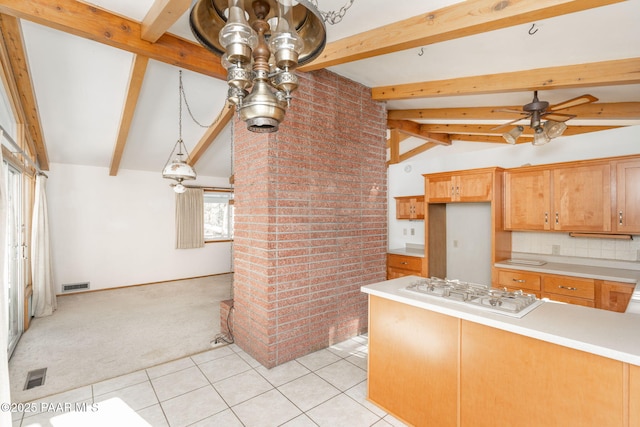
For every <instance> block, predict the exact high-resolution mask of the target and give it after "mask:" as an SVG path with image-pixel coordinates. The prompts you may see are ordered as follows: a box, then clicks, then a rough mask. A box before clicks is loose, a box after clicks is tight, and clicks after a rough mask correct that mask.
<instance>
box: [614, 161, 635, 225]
mask: <svg viewBox="0 0 640 427" xmlns="http://www.w3.org/2000/svg"><path fill="white" fill-rule="evenodd" d="M614 166H615V170H616V181H615V182H616V191H615V194H616V197H615V200H616V205H615V209H614V212H613V213H614V218H613V225H614V229H615V231H617V232H619V233H640V159H635V160H628V161H619V162H615V163H614Z"/></svg>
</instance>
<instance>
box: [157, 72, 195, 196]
mask: <svg viewBox="0 0 640 427" xmlns="http://www.w3.org/2000/svg"><path fill="white" fill-rule="evenodd" d="M178 89H179V96H180V107H179V109H178V110H179V113H178V135H179V136H178V141H176V144H175V145H174V146H173V150H171V154H169V158H168V159H167V162H166V163H165V165H164V168H163V169H162V177H163V178H167V179H173V180H175V181H177V184H176V185H175V186H174V188H173V190H174V191H175V192H176V193H184V192H185V190H186V189H185V187H184V185H182V181H186V180H191V179H196V176H197V175H196V171H195V169H194V168H193V167H192V166H191V165H190V164H189V163H191V158H190V157H189V152H188V151H187V147H186V146H185V145H184V141H183V140H182V96H183V89H182V70H180V85H179V88H178Z"/></svg>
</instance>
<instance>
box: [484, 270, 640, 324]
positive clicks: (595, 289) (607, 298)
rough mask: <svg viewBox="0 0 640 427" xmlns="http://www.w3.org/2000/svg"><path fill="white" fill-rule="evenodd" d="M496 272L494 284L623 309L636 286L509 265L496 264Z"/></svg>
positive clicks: (560, 300)
mask: <svg viewBox="0 0 640 427" xmlns="http://www.w3.org/2000/svg"><path fill="white" fill-rule="evenodd" d="M492 276H493V283H492V286H493V287H494V288H500V289H502V288H507V289H508V290H510V291H517V290H522V291H523V292H526V293H531V294H535V295H536V296H537V297H538V298H549V299H550V300H553V301H559V302H565V303H568V304H575V305H582V306H585V307H594V308H600V309H602V310H609V311H617V312H621V313H622V312H624V311H625V310H626V309H627V305H629V301H630V300H631V294H633V290H634V289H635V286H636V285H635V284H633V283H622V282H612V281H608V280H597V279H587V278H582V277H574V276H566V275H560V274H547V273H537V272H532V271H526V270H511V269H505V268H494V269H493V271H492Z"/></svg>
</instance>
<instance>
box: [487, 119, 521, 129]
mask: <svg viewBox="0 0 640 427" xmlns="http://www.w3.org/2000/svg"><path fill="white" fill-rule="evenodd" d="M524 119H526V117H520V118H519V119H515V120H511V121H510V122H507V123H503V124H501V125H499V126H496V127H494V128H491V130H498V129H501V128H503V127H505V126H509V125H512V124H514V123H516V122H519V121H520V120H524Z"/></svg>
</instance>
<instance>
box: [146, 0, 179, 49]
mask: <svg viewBox="0 0 640 427" xmlns="http://www.w3.org/2000/svg"><path fill="white" fill-rule="evenodd" d="M189 6H191V0H155V1H154V2H153V5H151V8H150V9H149V12H147V15H146V16H145V17H144V19H143V20H142V31H141V36H140V38H142V40H146V41H148V42H151V43H155V42H156V41H158V39H159V38H160V37H161V36H162V35H163V34H164V33H166V32H167V30H168V29H169V28H170V27H171V26H172V25H173V24H175V22H176V21H177V20H178V19H180V17H181V16H182V15H183V14H184V13H185V12H186V11H187V10H189Z"/></svg>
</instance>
